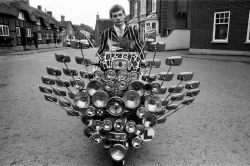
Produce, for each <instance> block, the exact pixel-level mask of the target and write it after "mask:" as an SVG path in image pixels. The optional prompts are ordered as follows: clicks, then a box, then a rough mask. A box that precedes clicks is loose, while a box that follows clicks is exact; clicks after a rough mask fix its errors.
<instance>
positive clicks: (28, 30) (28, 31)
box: [26, 28, 31, 37]
mask: <svg viewBox="0 0 250 166" xmlns="http://www.w3.org/2000/svg"><path fill="white" fill-rule="evenodd" d="M26 29H27V37H31V29H29V28H26Z"/></svg>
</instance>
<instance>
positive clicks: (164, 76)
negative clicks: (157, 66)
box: [157, 72, 174, 81]
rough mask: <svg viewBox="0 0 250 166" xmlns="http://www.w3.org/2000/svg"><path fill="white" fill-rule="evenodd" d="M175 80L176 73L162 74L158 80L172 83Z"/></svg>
mask: <svg viewBox="0 0 250 166" xmlns="http://www.w3.org/2000/svg"><path fill="white" fill-rule="evenodd" d="M173 78H174V73H173V72H168V73H167V72H160V73H159V74H158V76H157V79H158V80H161V81H171V80H172V79H173Z"/></svg>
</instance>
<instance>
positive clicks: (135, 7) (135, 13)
mask: <svg viewBox="0 0 250 166" xmlns="http://www.w3.org/2000/svg"><path fill="white" fill-rule="evenodd" d="M134 17H137V2H135V3H134Z"/></svg>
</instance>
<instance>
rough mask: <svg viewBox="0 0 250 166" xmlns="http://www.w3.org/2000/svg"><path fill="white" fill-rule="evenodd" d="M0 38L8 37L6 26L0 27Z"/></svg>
mask: <svg viewBox="0 0 250 166" xmlns="http://www.w3.org/2000/svg"><path fill="white" fill-rule="evenodd" d="M0 36H10V33H9V27H8V26H6V25H0Z"/></svg>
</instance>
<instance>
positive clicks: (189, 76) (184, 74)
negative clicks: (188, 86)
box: [177, 72, 194, 81]
mask: <svg viewBox="0 0 250 166" xmlns="http://www.w3.org/2000/svg"><path fill="white" fill-rule="evenodd" d="M193 75H194V73H192V72H181V73H179V74H178V75H177V80H181V81H190V80H192V79H193Z"/></svg>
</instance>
